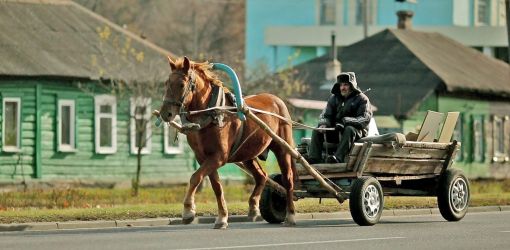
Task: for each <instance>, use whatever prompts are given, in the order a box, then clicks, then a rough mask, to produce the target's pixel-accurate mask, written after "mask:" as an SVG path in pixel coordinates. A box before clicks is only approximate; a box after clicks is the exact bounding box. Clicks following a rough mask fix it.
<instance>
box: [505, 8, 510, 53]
mask: <svg viewBox="0 0 510 250" xmlns="http://www.w3.org/2000/svg"><path fill="white" fill-rule="evenodd" d="M505 6H506V37H507V39H508V40H507V41H508V63H510V3H509V0H506V1H505Z"/></svg>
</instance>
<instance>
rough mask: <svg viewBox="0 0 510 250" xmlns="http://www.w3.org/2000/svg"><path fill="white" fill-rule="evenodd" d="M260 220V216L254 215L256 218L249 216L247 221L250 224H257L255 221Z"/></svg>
mask: <svg viewBox="0 0 510 250" xmlns="http://www.w3.org/2000/svg"><path fill="white" fill-rule="evenodd" d="M258 218H259V216H258V215H254V216H250V215H248V219H247V221H248V222H255V221H257V219H258Z"/></svg>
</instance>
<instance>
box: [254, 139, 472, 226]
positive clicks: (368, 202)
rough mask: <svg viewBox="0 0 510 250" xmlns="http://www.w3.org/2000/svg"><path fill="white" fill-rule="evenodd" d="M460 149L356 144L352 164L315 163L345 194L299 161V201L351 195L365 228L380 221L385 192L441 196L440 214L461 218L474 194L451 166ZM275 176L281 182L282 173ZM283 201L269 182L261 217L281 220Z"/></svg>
mask: <svg viewBox="0 0 510 250" xmlns="http://www.w3.org/2000/svg"><path fill="white" fill-rule="evenodd" d="M459 147H460V143H458V142H456V141H453V142H451V143H438V142H413V141H407V142H405V143H403V144H401V145H398V144H396V143H383V144H378V143H373V142H371V141H366V142H363V143H355V146H354V147H353V148H352V150H351V151H350V154H349V157H348V160H347V163H337V164H315V165H313V167H314V168H315V169H316V170H317V172H319V173H320V175H321V177H322V178H323V179H324V180H326V182H327V183H328V184H329V185H330V186H333V187H334V188H335V189H336V190H337V191H338V194H339V196H340V197H338V196H336V195H334V194H333V193H332V192H331V191H328V190H326V189H325V188H324V187H323V186H322V185H320V183H319V182H318V180H317V179H316V178H315V177H314V176H312V175H310V172H309V170H308V169H305V168H304V167H303V165H301V164H298V165H297V169H298V175H299V183H297V185H296V186H297V189H296V190H295V199H301V198H307V197H313V198H337V199H338V200H339V201H340V202H342V201H343V200H345V199H349V200H350V201H349V208H350V211H351V215H352V218H353V219H354V221H355V222H356V223H357V224H359V225H362V226H366V225H374V224H376V223H377V222H378V221H379V219H380V217H381V214H382V210H383V204H384V196H437V202H438V206H439V210H440V212H441V215H442V216H443V217H444V218H445V219H446V220H448V221H458V220H460V219H462V218H463V217H464V215H465V214H466V211H467V208H468V203H469V195H470V194H469V182H468V179H467V178H466V176H465V175H464V174H463V173H462V172H461V171H460V170H457V169H454V168H451V165H452V162H453V160H454V158H455V155H456V153H457V151H458V149H459ZM300 153H306V152H302V150H301V152H300ZM271 178H272V180H274V181H276V182H278V183H281V180H280V176H279V175H273V176H271ZM284 199H286V198H285V197H284V196H282V195H280V194H279V193H278V192H277V191H275V189H274V188H273V187H272V186H270V185H267V186H266V188H265V190H264V192H263V195H262V198H261V204H260V208H261V214H262V217H263V218H264V219H265V220H266V221H268V222H270V223H280V222H282V221H283V220H284V218H285V207H284V206H285V205H284V204H285V202H284Z"/></svg>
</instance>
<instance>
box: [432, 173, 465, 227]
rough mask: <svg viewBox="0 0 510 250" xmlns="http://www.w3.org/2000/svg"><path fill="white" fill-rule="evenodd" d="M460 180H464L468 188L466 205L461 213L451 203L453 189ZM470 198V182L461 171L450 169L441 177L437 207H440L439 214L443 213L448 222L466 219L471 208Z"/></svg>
mask: <svg viewBox="0 0 510 250" xmlns="http://www.w3.org/2000/svg"><path fill="white" fill-rule="evenodd" d="M459 178H460V179H459ZM458 180H463V181H464V183H465V184H466V188H467V190H466V191H467V193H466V194H465V195H467V198H466V199H467V201H466V205H465V207H464V208H463V209H462V210H460V211H457V210H456V209H454V208H453V206H452V203H451V202H450V198H451V189H452V187H453V184H454V183H455V182H456V181H458ZM470 198H471V194H470V187H469V181H468V179H467V177H466V176H465V175H464V173H463V172H462V171H461V170H459V169H448V170H446V171H445V172H444V173H443V174H442V175H441V177H440V178H439V185H438V188H437V206H438V207H439V212H441V215H442V216H443V218H445V219H446V220H447V221H459V220H461V219H462V218H464V216H465V215H466V212H467V210H468V207H469V199H470Z"/></svg>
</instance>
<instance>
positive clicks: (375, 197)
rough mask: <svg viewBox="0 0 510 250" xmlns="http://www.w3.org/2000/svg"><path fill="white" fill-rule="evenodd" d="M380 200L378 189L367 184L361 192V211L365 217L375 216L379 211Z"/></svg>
mask: <svg viewBox="0 0 510 250" xmlns="http://www.w3.org/2000/svg"><path fill="white" fill-rule="evenodd" d="M380 205H381V200H380V199H379V191H378V190H377V188H376V187H375V186H374V185H369V186H367V188H366V189H365V192H364V193H363V212H364V213H365V214H366V216H367V217H370V218H373V217H376V216H377V214H378V213H379V207H380Z"/></svg>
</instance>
